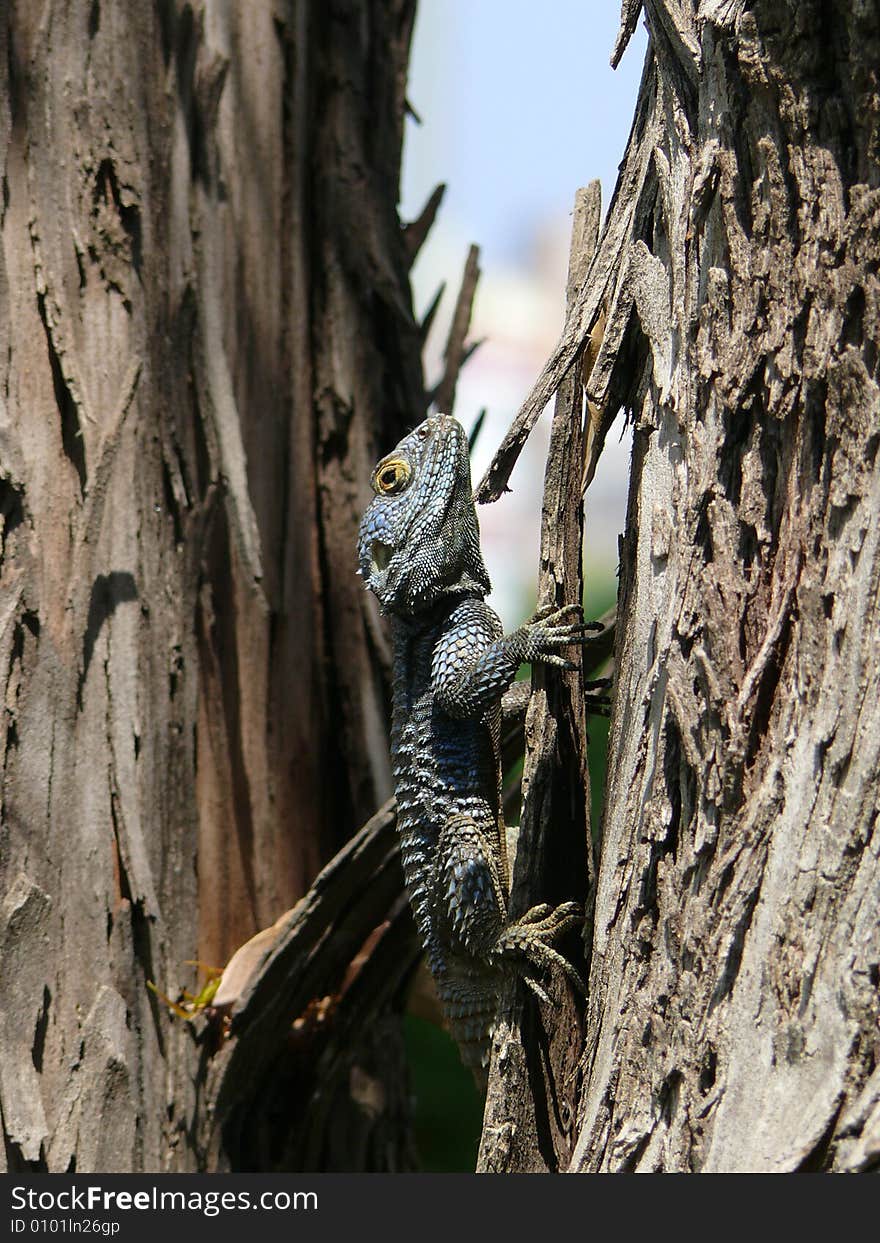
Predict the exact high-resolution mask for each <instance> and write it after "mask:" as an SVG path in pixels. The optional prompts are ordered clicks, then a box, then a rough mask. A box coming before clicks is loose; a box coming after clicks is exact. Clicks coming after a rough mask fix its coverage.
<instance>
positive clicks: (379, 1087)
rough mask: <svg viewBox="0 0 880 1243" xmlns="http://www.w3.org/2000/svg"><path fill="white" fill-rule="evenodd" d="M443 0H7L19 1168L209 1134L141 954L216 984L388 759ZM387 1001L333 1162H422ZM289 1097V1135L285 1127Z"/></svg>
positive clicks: (179, 1028)
mask: <svg viewBox="0 0 880 1243" xmlns="http://www.w3.org/2000/svg"><path fill="white" fill-rule="evenodd" d="M413 16H414V5H413V3H412V0H391V2H389V0H370V2H369V3H366V4H365V3H362V2H360V0H358V2H355V0H328V3H322V4H320V5H313V4H309V3H306V2H305V0H281V2H280V3H279V2H275V3H269V2H268V0H248V2H247V3H245V2H244V0H236V2H235V3H231V4H223V5H217V4H210V3H206V2H205V0H195V2H190V3H184V2H183V0H157V3H155V4H139V3H133V2H132V0H128V2H126V0H113V2H112V3H108V2H107V0H65V2H64V3H61V0H47V2H46V3H40V4H28V3H19V4H13V5H9V6H5V9H4V16H3V20H2V22H0V175H2V181H3V191H4V193H3V197H2V204H0V673H2V678H0V682H2V693H3V706H4V710H3V712H2V713H0V754H2V757H3V776H2V785H0V869H2V871H0V911H2V924H0V941H2V950H3V955H2V970H0V1110H2V1120H3V1129H4V1137H5V1141H6V1142H5V1145H3V1146H0V1160H5V1161H7V1162H8V1163H9V1164H10V1166H11V1168H13V1169H34V1170H42V1169H49V1170H65V1169H69V1168H76V1170H77V1171H81V1172H87V1171H90V1170H103V1171H108V1170H186V1169H193V1168H195V1167H196V1166H197V1165H198V1164H199V1163H204V1162H205V1161H206V1160H207V1156H206V1152H205V1151H204V1149H202V1148H200V1137H201V1136H203V1134H204V1129H205V1128H204V1125H203V1124H204V1119H203V1117H202V1116H201V1115H200V1113H199V1110H200V1108H202V1107H203V1106H204V1095H203V1087H204V1084H203V1082H202V1081H201V1080H200V1078H199V1075H200V1073H201V1072H202V1071H203V1070H204V1067H203V1066H202V1057H203V1050H202V1049H201V1048H200V1047H199V1046H198V1045H197V1044H196V1043H195V1040H194V1038H193V1031H192V1028H191V1027H190V1026H188V1025H187V1024H185V1023H182V1022H180V1021H179V1020H174V1021H171V1020H170V1016H169V1015H168V1014H167V1013H166V1011H165V1009H164V1007H163V1006H162V1005H161V1004H160V1003H158V1002H157V1000H156V998H155V996H154V995H153V994H152V993H151V992H149V991H148V989H147V987H146V982H147V980H151V981H154V982H155V983H156V984H157V986H158V987H159V988H160V989H161V990H162V991H163V992H165V993H167V994H169V995H170V996H172V997H177V996H178V995H179V994H180V990H181V989H182V988H183V987H187V988H189V989H190V990H193V987H194V979H195V968H194V967H192V966H191V965H188V964H189V963H190V962H191V961H192V960H195V959H201V960H202V961H203V962H206V963H208V964H212V965H216V966H222V965H223V963H224V962H225V961H226V959H227V958H228V957H229V956H230V954H231V953H232V951H233V950H234V949H235V948H236V947H237V946H238V945H240V944H241V943H242V942H244V941H246V940H247V939H248V937H249V936H251V934H252V933H254V932H256V931H257V929H258V928H260V927H263V926H266V925H268V924H271V923H272V922H273V921H274V920H275V919H276V918H277V917H278V916H279V915H280V914H281V913H282V912H283V911H286V910H288V909H289V908H291V907H292V906H293V905H294V903H295V902H296V900H297V899H298V898H299V897H300V896H301V895H302V894H303V893H304V892H305V891H306V889H307V888H308V885H309V884H310V882H311V881H312V880H313V878H314V877H315V875H316V874H317V873H318V871H319V869H320V868H321V866H322V865H323V864H324V863H325V862H326V861H327V860H328V859H329V858H330V857H331V856H332V855H334V854H335V852H336V851H337V850H338V848H339V847H340V846H341V845H342V844H343V843H344V842H345V841H346V840H347V839H348V838H349V837H350V836H351V835H352V834H353V833H354V831H355V829H356V828H357V827H358V826H359V825H361V824H363V823H364V822H365V821H366V820H367V818H368V817H369V816H370V815H371V814H372V813H373V812H374V811H375V809H376V807H378V806H380V805H381V804H382V802H383V801H384V800H385V799H386V798H387V796H388V793H389V791H390V776H389V771H388V758H387V750H386V740H385V715H386V712H385V705H386V702H387V696H386V691H385V678H384V671H383V670H384V666H383V650H382V641H381V637H380V633H379V630H378V627H377V626H376V624H375V618H374V617H373V616H372V614H371V612H370V609H371V602H370V601H369V600H368V599H367V598H366V596H365V594H364V593H363V591H362V588H361V587H360V584H359V583H358V581H357V579H356V577H355V575H354V573H353V570H354V561H353V552H352V549H353V547H354V541H355V532H356V529H357V522H358V517H359V515H360V513H361V511H362V509H363V503H364V499H365V497H364V491H365V490H366V489H367V483H366V481H367V479H368V478H369V472H370V469H371V466H372V463H373V462H374V461H375V459H376V457H377V456H378V453H379V452H380V450H381V449H383V448H384V447H385V446H387V445H388V444H393V443H395V441H396V440H397V439H399V437H400V435H401V434H402V433H403V430H404V428H405V427H408V426H410V425H411V423H412V420H413V418H414V417H415V416H416V415H418V414H419V413H420V412H421V411H422V410H423V409H424V393H423V386H422V378H421V371H420V361H419V355H420V339H419V330H418V327H417V325H416V323H415V322H414V319H413V315H412V310H411V306H410V295H409V287H408V280H407V270H408V264H409V262H410V258H411V256H412V253H413V251H414V249H415V244H416V240H417V237H421V236H423V234H424V232H425V231H426V230H427V227H428V223H429V220H428V219H425V220H423V221H422V222H421V223H420V225H419V226H418V229H417V230H416V232H415V233H413V234H411V235H410V238H409V242H407V239H406V238H405V236H404V234H403V231H402V230H401V227H400V221H399V219H398V215H397V210H396V203H397V188H398V177H399V166H400V146H401V137H402V131H403V122H404V109H405V97H404V91H405V72H406V61H407V54H408V45H409V37H410V32H411V28H412V21H413ZM389 904H390V905H391V906H392V907H393V895H392V899H389ZM387 916H388V911H387V910H386V911H385V912H383V913H382V916H381V918H380V919H378V920H377V922H379V923H381V922H382V921H383V920H384V919H385V918H386V917H387ZM389 927H390V928H391V930H392V932H394V934H395V935H397V930H398V929H399V927H400V924H399V921H398V923H396V924H395V923H394V922H393V920H392V923H391V925H389ZM401 935H402V934H401ZM404 939H405V938H404ZM389 944H391V941H390V940H388V939H386V940H385V941H384V942H383V943H382V946H379V947H378V948H377V955H378V956H377V959H376V962H377V963H381V962H382V961H383V960H382V957H381V954H382V953H384V952H386V950H387V946H388V945H389ZM386 961H387V960H386ZM402 961H403V962H404V963H405V962H406V954H405V952H404V953H403V954H402ZM389 978H397V977H394V976H393V973H392V975H391V976H390V977H389ZM369 1012H370V1015H371V1017H372V1018H374V1019H375V1022H374V1025H373V1030H372V1032H371V1033H367V1035H366V1036H364V1034H363V1032H362V1031H360V1030H355V1031H352V1030H351V1028H349V1029H347V1030H348V1039H347V1040H346V1041H345V1042H343V1043H344V1048H345V1050H346V1057H347V1058H348V1062H347V1063H346V1065H345V1068H344V1073H343V1071H340V1076H339V1080H338V1084H337V1087H338V1090H337V1092H336V1095H335V1096H334V1111H335V1112H334V1115H333V1117H332V1118H330V1117H327V1118H325V1119H324V1120H323V1123H320V1122H317V1121H316V1122H315V1123H314V1124H313V1126H312V1128H311V1130H310V1132H309V1136H310V1144H311V1148H310V1152H309V1154H307V1157H308V1159H310V1160H314V1161H316V1162H318V1161H320V1162H321V1163H323V1165H324V1167H325V1168H359V1167H361V1166H364V1165H370V1166H372V1167H373V1168H387V1167H391V1166H393V1167H395V1168H400V1167H405V1166H407V1165H408V1164H409V1163H411V1154H410V1147H409V1141H408V1122H407V1114H408V1108H409V1106H408V1099H407V1089H406V1080H405V1074H404V1071H403V1066H402V1057H401V1053H400V1033H399V1019H398V1016H397V1011H396V1010H395V1009H393V1008H392V1006H391V1005H390V1003H389V1002H388V999H387V998H383V999H382V1001H381V1004H379V1003H377V1004H376V1005H374V1007H373V1009H371V1010H370V1011H369ZM380 1043H381V1048H379V1045H380ZM377 1049H378V1052H377ZM200 1068H201V1069H200ZM365 1078H369V1079H370V1082H371V1083H372V1084H373V1088H372V1089H371V1093H367V1092H365V1090H364V1088H363V1085H364V1082H365ZM296 1086H297V1085H296V1083H295V1082H294V1083H291V1084H290V1090H291V1096H290V1100H289V1114H288V1117H287V1119H286V1124H287V1125H288V1126H290V1125H293V1126H296V1124H297V1120H298V1118H299V1117H300V1116H301V1114H302V1112H304V1109H305V1105H304V1102H302V1101H300V1102H299V1103H297V1100H296V1097H295V1089H296ZM300 1086H301V1085H300ZM200 1093H202V1095H200ZM368 1097H369V1099H368ZM380 1097H381V1098H382V1099H383V1100H384V1103H385V1104H384V1108H383V1109H381V1110H378V1111H377V1110H376V1109H375V1108H374V1105H375V1101H376V1100H377V1099H379V1098H380ZM279 1121H280V1123H281V1124H282V1130H283V1126H284V1124H285V1119H280V1120H279V1119H277V1118H276V1119H275V1122H274V1123H272V1122H267V1123H266V1124H265V1126H264V1129H263V1131H262V1132H261V1134H260V1136H259V1145H262V1146H261V1147H259V1152H260V1153H261V1154H263V1153H264V1152H265V1146H266V1145H267V1144H271V1143H272V1142H274V1141H275V1140H277V1141H278V1149H279V1151H285V1148H284V1144H285V1142H286V1137H285V1136H284V1135H281V1136H279V1135H278V1134H277V1133H275V1132H273V1130H272V1127H273V1125H277V1124H278V1122H279ZM248 1138H251V1139H253V1141H254V1143H255V1144H256V1143H257V1137H255V1136H254V1135H253V1134H252V1133H248V1134H247V1135H244V1136H243V1135H242V1133H239V1134H237V1135H236V1144H237V1148H236V1153H235V1157H234V1160H235V1161H237V1162H239V1164H241V1165H247V1164H248V1163H249V1162H255V1161H256V1160H257V1157H256V1156H255V1155H254V1153H253V1152H249V1151H248V1149H247V1146H246V1143H245V1140H246V1139H248ZM213 1159H214V1160H215V1162H216V1164H218V1165H219V1164H225V1165H227V1166H228V1165H229V1164H231V1163H232V1161H233V1157H232V1156H231V1155H230V1154H229V1153H224V1152H216V1151H215V1152H214V1155H213ZM303 1159H306V1158H305V1157H304V1158H303Z"/></svg>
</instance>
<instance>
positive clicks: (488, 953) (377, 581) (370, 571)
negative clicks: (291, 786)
mask: <svg viewBox="0 0 880 1243" xmlns="http://www.w3.org/2000/svg"><path fill="white" fill-rule="evenodd" d="M372 484H373V489H374V491H375V493H376V495H375V497H374V499H373V500H372V501H371V503H370V505H369V506H368V508H367V510H366V512H365V514H364V516H363V519H362V521H361V526H360V536H359V541H358V553H359V560H360V573H361V575H362V576H363V579H364V582H365V584H366V586H367V588H368V589H369V590H370V591H373V592H375V594H376V596H377V597H378V599H379V602H380V605H381V607H382V611H383V612H385V613H388V614H389V615H390V617H391V624H392V631H393V639H394V704H393V723H392V732H391V755H392V762H393V767H394V780H395V786H396V795H397V814H398V829H399V832H400V841H401V853H402V858H403V868H404V875H405V878H406V884H407V888H408V891H409V896H410V901H411V903H412V908H413V912H414V914H415V918H416V924H417V926H418V930H419V934H420V936H421V939H422V944H423V946H424V948H425V953H426V956H427V960H428V965H429V967H430V969H431V972H432V974H433V976H434V980H435V982H436V985H437V991H438V993H439V995H440V999H441V1001H442V1003H443V1006H444V1009H445V1011H446V1015H447V1018H448V1020H449V1024H450V1027H451V1029H452V1033H453V1035H454V1036H455V1038H456V1040H457V1041H458V1045H459V1048H460V1050H461V1055H462V1060H463V1061H464V1062H465V1064H466V1065H469V1066H470V1067H472V1069H473V1071H474V1073H475V1075H476V1077H477V1080H478V1082H481V1083H485V1067H486V1065H487V1063H488V1058H489V1052H490V1049H491V1038H492V1029H493V1025H494V1022H495V1020H496V1018H497V1015H498V1008H499V1002H500V997H501V993H502V989H503V986H504V977H505V972H509V971H511V970H513V971H516V972H517V973H519V974H520V975H522V976H523V978H524V979H525V981H526V983H528V984H529V985H530V987H531V988H532V989H533V991H534V992H536V993H537V995H538V996H539V997H541V998H544V999H546V998H545V994H544V991H543V989H542V988H541V987H540V985H539V984H538V982H537V979H536V978H535V977H536V975H539V974H540V973H541V972H546V971H548V970H552V969H556V970H561V971H563V972H565V973H566V974H568V975H569V976H570V977H572V978H573V979H574V980H575V981H578V977H577V974H576V972H575V971H574V969H573V968H572V967H571V965H570V964H569V963H568V962H566V960H565V959H564V958H563V957H562V956H561V955H560V954H559V953H558V952H557V951H556V950H555V949H554V948H553V943H554V942H555V941H556V940H557V939H558V938H559V937H560V936H561V935H562V933H563V932H564V931H565V930H566V929H567V928H569V927H571V926H572V925H574V924H575V923H578V922H579V921H580V917H581V915H580V908H579V907H578V906H577V904H575V903H573V902H568V903H565V904H564V905H562V906H559V907H557V908H555V909H553V908H551V907H550V906H547V905H542V906H537V907H533V908H532V910H530V911H528V912H527V913H526V914H525V915H524V916H523V917H522V918H521V919H519V920H516V921H514V922H510V921H509V920H508V916H507V894H508V891H509V884H510V878H509V875H508V865H507V854H506V849H505V838H504V823H503V818H502V811H501V764H500V745H499V734H500V724H501V696H502V695H503V693H504V691H505V690H506V689H507V687H508V686H510V684H511V682H512V681H513V679H514V677H515V676H516V672H517V670H518V669H519V666H520V665H521V664H522V663H523V662H524V661H543V662H544V663H546V664H553V665H558V666H561V667H563V668H572V667H573V666H572V665H571V663H570V662H569V661H567V660H565V659H564V658H563V657H562V656H560V655H559V654H558V649H559V648H561V647H565V646H568V645H570V644H573V643H578V642H582V641H583V638H584V634H585V632H586V631H587V630H589V629H592V627H589V626H584V625H583V624H581V611H580V608H579V607H578V606H572V607H567V608H562V609H556V610H552V611H549V612H545V613H544V614H543V615H542V614H539V615H536V616H535V617H533V618H532V619H531V620H530V621H528V622H526V623H525V624H524V625H523V626H520V627H519V629H518V630H515V631H513V633H512V634H509V635H504V634H503V631H502V626H501V622H500V621H499V619H498V617H497V615H496V614H495V613H494V612H493V611H492V609H491V608H489V606H488V605H487V604H486V603H485V600H484V596H485V595H486V594H487V592H488V591H489V578H488V575H487V573H486V568H485V566H484V564H483V558H482V554H481V552H480V537H479V527H478V524H477V516H476V510H475V508H474V502H473V495H472V491H471V476H470V462H469V460H468V447H467V438H466V436H465V433H464V429H463V428H462V427H461V425H460V424H459V423H458V422H456V420H455V419H453V418H452V417H451V416H449V415H444V414H438V415H433V416H432V417H430V418H428V419H426V420H425V422H424V423H422V424H420V426H419V427H417V428H416V429H415V431H413V432H411V433H410V435H409V436H407V437H405V438H404V439H403V440H402V441H401V442H400V444H399V445H398V446H397V448H396V449H394V450H393V451H392V452H391V453H390V454H388V455H387V456H386V457H384V458H382V460H381V461H380V462H379V463H378V465H377V466H376V469H375V470H374V472H373V477H372ZM578 983H579V981H578ZM581 987H582V986H581Z"/></svg>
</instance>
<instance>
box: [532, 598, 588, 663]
mask: <svg viewBox="0 0 880 1243" xmlns="http://www.w3.org/2000/svg"><path fill="white" fill-rule="evenodd" d="M602 628H603V627H602V623H601V622H585V621H584V620H583V611H582V609H581V606H580V605H579V604H565V605H563V606H562V608H556V607H555V606H554V607H551V608H549V609H539V611H538V612H537V613H535V615H534V616H533V617H532V618H531V619H530V620H529V621H527V622H526V624H525V625H524V626H523V628H522V631H523V632H524V634H525V640H526V642H525V656H524V659H525V660H539V661H541V662H542V663H543V664H546V665H556V666H557V668H559V669H576V668H577V665H576V664H574V663H573V662H572V661H570V660H567V659H566V658H565V657H563V656H558V655H557V654H556V652H555V650H554V649H555V648H558V647H570V646H572V645H573V644H576V643H585V642H586V640H587V636H588V635H590V634H593V633H595V631H596V630H601V629H602Z"/></svg>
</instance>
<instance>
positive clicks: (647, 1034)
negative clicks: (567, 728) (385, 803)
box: [484, 0, 880, 1171]
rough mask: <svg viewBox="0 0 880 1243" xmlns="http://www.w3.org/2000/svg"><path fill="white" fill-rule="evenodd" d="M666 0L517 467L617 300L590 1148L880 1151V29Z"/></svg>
mask: <svg viewBox="0 0 880 1243" xmlns="http://www.w3.org/2000/svg"><path fill="white" fill-rule="evenodd" d="M638 7H639V6H638V5H637V4H636V5H633V4H629V3H627V4H625V5H624V20H623V29H622V32H621V40H620V42H619V45H618V51H616V52H615V56H617V55H618V54H619V52H620V51H622V45H623V44H625V42H626V40H627V38H628V37H629V34H630V33H631V31H632V29H633V27H634V24H635V18H636V15H637V10H638ZM644 11H645V16H646V20H647V23H648V27H649V30H650V34H651V43H650V47H649V53H648V64H647V67H646V71H645V76H644V78H643V82H642V89H641V94H640V99H639V104H638V109H637V115H636V121H635V124H634V128H633V133H632V137H631V141H630V147H629V150H628V152H627V155H626V158H625V160H624V164H623V172H622V176H621V181H620V183H619V185H618V189H617V194H616V196H615V199H614V202H613V203H612V207H611V211H610V215H609V219H608V221H607V223H606V226H605V230H604V234H603V238H602V241H601V242H600V245H599V249H598V250H597V253H596V257H595V258H594V261H593V264H592V266H591V269H590V272H589V273H588V275H587V278H586V283H585V285H584V286H583V290H582V293H581V296H580V300H579V303H578V308H579V309H576V311H575V312H573V314H572V317H571V319H570V320H569V324H568V325H567V328H566V332H565V335H564V337H563V339H562V341H561V343H560V346H559V348H558V349H557V351H556V353H555V354H554V356H553V358H552V359H551V360H550V363H549V364H548V367H547V369H546V370H545V373H544V375H543V376H542V378H541V380H540V381H539V384H538V385H537V386H536V389H535V393H534V395H533V396H532V397H531V398H530V399H529V402H528V403H527V405H526V407H524V411H523V414H522V416H521V418H520V420H519V421H518V428H519V429H520V430H517V429H515V430H514V432H512V433H511V437H510V438H509V445H510V448H509V449H505V450H503V452H502V455H501V456H500V457H499V459H498V460H497V462H496V465H495V466H493V469H492V471H490V474H489V476H488V477H487V479H488V483H487V484H486V485H484V486H485V488H486V489H490V488H491V489H492V490H497V487H498V484H499V482H500V481H502V480H503V478H505V477H506V476H505V471H506V470H507V469H508V467H509V464H510V460H511V459H510V453H511V452H513V451H514V449H515V447H516V445H517V444H518V443H519V439H518V437H519V436H520V435H521V430H522V429H527V427H528V426H529V423H530V420H531V418H532V415H533V413H534V411H535V410H536V409H537V408H538V407H540V405H542V404H543V401H544V400H545V399H546V395H547V393H548V392H549V391H550V390H551V388H552V386H553V385H554V384H555V382H556V380H557V379H558V376H559V375H560V374H561V372H562V371H563V370H564V368H565V367H566V366H567V365H568V363H569V362H570V360H571V358H572V357H573V355H574V352H575V350H576V349H577V348H578V346H579V344H580V343H581V342H583V340H584V337H585V334H586V333H587V332H588V331H589V330H590V328H591V326H592V323H593V322H594V321H595V318H596V315H597V310H596V308H598V306H599V303H600V300H601V298H603V297H604V298H605V300H606V301H607V302H608V305H609V315H608V328H607V329H606V338H605V339H606V342H607V341H608V339H609V338H608V333H609V332H610V333H611V338H612V348H613V351H614V352H613V353H611V354H609V367H608V372H607V374H608V375H609V376H610V387H611V392H612V396H613V395H614V394H615V392H616V394H617V395H616V398H615V400H614V401H613V402H612V405H613V406H614V407H615V408H616V406H618V405H619V404H621V403H622V404H625V405H626V406H627V407H628V408H630V409H631V410H632V411H633V414H634V418H635V448H634V455H633V476H632V483H631V494H630V513H629V520H628V524H627V536H626V540H625V543H624V547H623V555H622V567H621V597H620V606H619V616H620V617H621V618H622V619H623V622H624V624H622V625H621V627H620V628H619V631H618V644H617V652H616V657H617V688H616V700H615V708H614V715H613V720H612V731H611V741H610V757H611V766H610V771H609V774H608V782H607V789H606V811H605V817H604V827H603V841H602V857H601V866H600V873H599V884H598V893H597V897H596V906H595V934H594V941H593V954H592V969H591V975H590V996H589V1010H588V1015H587V1032H586V1052H585V1055H584V1058H583V1065H582V1070H583V1075H584V1084H583V1091H582V1095H581V1100H580V1108H579V1115H578V1139H577V1144H576V1148H575V1152H574V1157H573V1160H572V1163H571V1168H573V1169H576V1170H582V1171H599V1170H660V1169H663V1170H778V1171H785V1170H798V1169H801V1170H856V1169H858V1170H865V1169H877V1168H878V1167H880V1081H878V1074H877V1057H878V1015H880V991H878V978H880V918H878V915H880V859H878V836H877V833H876V832H875V825H876V821H877V816H878V811H880V716H878V714H880V706H878V705H880V626H878V622H880V617H878V588H880V461H878V447H880V388H878V371H877V368H878V357H880V354H878V350H880V279H878V264H880V162H878V161H880V104H878V94H877V82H876V76H877V65H878V64H880V17H878V11H877V7H876V5H854V4H848V3H846V4H845V3H827V2H826V3H820V2H819V0H807V2H803V0H798V2H797V3H795V2H794V0H772V2H771V0H752V2H747V0H701V2H700V3H699V4H695V3H693V0H690V2H688V0H676V2H673V0H650V3H648V2H646V3H645V6H644ZM638 169H640V170H641V172H640V173H639V172H637V170H638ZM612 274H616V275H614V276H613V277H612ZM615 282H616V284H615ZM613 285H614V287H615V288H616V289H617V290H621V289H625V290H626V291H627V292H626V294H625V296H623V295H622V296H618V295H617V294H615V293H614V292H613V291H612V286H613ZM615 307H616V308H617V309H615ZM624 321H626V322H624ZM603 348H604V346H603ZM596 366H597V367H598V366H599V363H597V364H596ZM595 375H596V370H595V368H594V371H593V376H595ZM592 383H593V381H592V380H591V384H590V387H592ZM612 413H613V410H606V414H608V415H609V417H610V414H612Z"/></svg>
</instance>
